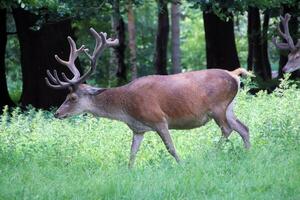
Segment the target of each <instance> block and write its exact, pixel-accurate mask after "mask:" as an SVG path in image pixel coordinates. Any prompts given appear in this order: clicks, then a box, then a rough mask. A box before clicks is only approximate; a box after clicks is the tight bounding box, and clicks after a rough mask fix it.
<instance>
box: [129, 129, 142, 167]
mask: <svg viewBox="0 0 300 200" xmlns="http://www.w3.org/2000/svg"><path fill="white" fill-rule="evenodd" d="M143 138H144V133H135V132H134V133H133V137H132V144H131V151H130V159H129V164H128V167H129V168H132V167H133V165H134V161H135V158H136V154H137V152H138V150H139V148H140V145H141V143H142V141H143Z"/></svg>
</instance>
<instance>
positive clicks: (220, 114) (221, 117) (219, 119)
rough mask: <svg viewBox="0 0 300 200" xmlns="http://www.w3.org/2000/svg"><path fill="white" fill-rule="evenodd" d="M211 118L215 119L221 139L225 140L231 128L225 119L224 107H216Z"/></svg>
mask: <svg viewBox="0 0 300 200" xmlns="http://www.w3.org/2000/svg"><path fill="white" fill-rule="evenodd" d="M212 118H213V119H214V120H215V122H216V123H217V124H218V126H219V127H220V129H221V131H222V138H221V141H222V140H224V139H225V140H227V139H228V137H229V136H230V134H231V133H232V128H231V126H230V125H229V123H228V121H227V118H226V111H225V110H224V109H216V110H215V111H214V112H213V115H212Z"/></svg>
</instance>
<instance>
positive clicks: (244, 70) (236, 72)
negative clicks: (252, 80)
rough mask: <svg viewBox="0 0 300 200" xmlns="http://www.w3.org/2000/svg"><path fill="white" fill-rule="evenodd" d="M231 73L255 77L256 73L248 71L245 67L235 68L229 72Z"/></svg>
mask: <svg viewBox="0 0 300 200" xmlns="http://www.w3.org/2000/svg"><path fill="white" fill-rule="evenodd" d="M229 73H230V74H232V75H235V76H250V77H255V75H254V74H253V73H251V72H248V71H247V70H246V69H244V68H238V69H235V70H233V71H231V72H229Z"/></svg>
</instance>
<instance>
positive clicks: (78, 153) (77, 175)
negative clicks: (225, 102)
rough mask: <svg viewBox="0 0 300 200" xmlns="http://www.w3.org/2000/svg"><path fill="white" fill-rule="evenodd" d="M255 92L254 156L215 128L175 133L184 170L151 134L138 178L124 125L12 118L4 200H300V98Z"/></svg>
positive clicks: (1, 185)
mask: <svg viewBox="0 0 300 200" xmlns="http://www.w3.org/2000/svg"><path fill="white" fill-rule="evenodd" d="M246 91H247V88H246V89H245V90H242V91H241V92H240V93H239V95H238V98H237V100H236V109H235V110H236V113H237V116H238V117H239V118H240V119H241V121H244V122H245V123H246V124H247V125H248V126H249V128H250V132H251V133H250V134H251V142H252V148H251V149H250V150H248V151H247V150H244V148H243V144H242V141H241V138H240V137H239V136H238V134H236V133H233V134H232V135H231V136H230V142H227V143H225V144H223V145H220V144H219V143H218V141H219V138H220V130H219V128H218V127H217V126H216V125H215V123H214V122H210V123H208V124H207V125H206V126H204V127H201V128H198V129H193V130H185V131H175V130H173V131H172V137H173V140H174V143H175V145H176V148H177V151H178V153H179V154H180V156H181V157H182V160H183V162H182V164H181V165H178V164H176V163H175V162H174V160H173V159H172V158H171V156H170V155H169V154H168V153H167V151H166V150H165V147H164V146H163V144H162V142H161V140H160V139H159V137H158V136H157V135H156V134H154V133H148V134H146V136H145V139H144V141H143V143H142V146H141V149H140V151H139V153H138V157H137V160H136V165H135V167H134V169H133V170H129V169H128V168H127V162H128V157H129V156H128V155H129V149H130V142H131V131H130V130H129V128H127V126H126V125H124V124H123V123H121V122H116V121H111V120H106V119H96V118H93V117H92V116H89V115H88V116H79V117H73V118H70V119H66V120H57V119H54V118H53V117H52V115H51V113H48V112H45V111H37V110H33V109H31V110H29V111H27V112H23V113H22V112H21V111H20V110H18V109H16V110H15V111H13V112H12V113H8V112H7V110H5V111H4V114H3V115H2V116H1V124H0V199H5V200H9V199H30V200H31V199H251V200H252V199H300V145H299V144H300V115H299V113H300V91H299V89H296V86H294V85H291V83H290V82H289V81H287V80H284V81H283V82H282V83H281V87H280V88H278V89H277V90H276V91H275V92H274V93H272V94H269V95H268V94H266V93H265V92H260V93H258V94H257V95H256V96H251V95H248V94H247V93H246Z"/></svg>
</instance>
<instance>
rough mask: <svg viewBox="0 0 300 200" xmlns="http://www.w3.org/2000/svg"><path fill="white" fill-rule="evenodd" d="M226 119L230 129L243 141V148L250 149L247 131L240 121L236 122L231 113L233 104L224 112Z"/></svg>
mask: <svg viewBox="0 0 300 200" xmlns="http://www.w3.org/2000/svg"><path fill="white" fill-rule="evenodd" d="M226 118H227V121H228V123H229V125H230V127H231V128H232V129H233V130H235V131H236V132H238V133H239V135H240V136H241V137H242V139H243V141H244V146H245V148H250V146H251V145H250V141H249V129H248V127H247V126H246V125H244V124H243V123H242V122H241V121H240V120H238V119H237V118H236V116H235V114H234V112H233V103H231V104H230V105H229V106H228V108H227V110H226Z"/></svg>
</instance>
